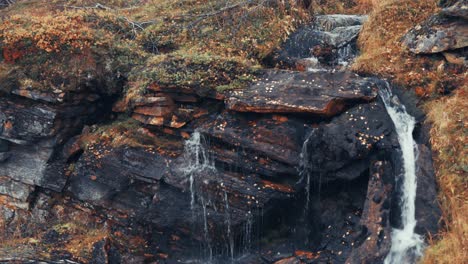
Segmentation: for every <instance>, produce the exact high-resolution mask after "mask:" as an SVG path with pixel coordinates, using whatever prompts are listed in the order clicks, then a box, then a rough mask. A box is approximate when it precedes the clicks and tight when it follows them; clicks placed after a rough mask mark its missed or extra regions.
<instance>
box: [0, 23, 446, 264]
mask: <svg viewBox="0 0 468 264" xmlns="http://www.w3.org/2000/svg"><path fill="white" fill-rule="evenodd" d="M363 20H364V18H363V17H356V16H319V17H318V18H317V19H316V21H315V22H314V27H312V28H305V29H301V30H299V32H297V33H296V34H293V35H292V36H291V39H290V40H288V41H286V42H285V45H284V50H283V51H284V53H281V52H280V53H278V54H279V55H281V54H282V55H281V56H283V55H284V56H286V57H283V58H287V59H282V58H281V56H280V57H278V58H279V60H280V61H283V62H285V61H287V60H289V58H293V60H292V61H294V63H296V62H297V60H296V59H302V58H305V57H307V56H310V55H311V54H312V53H310V51H311V49H312V50H313V51H314V52H318V53H313V54H312V55H314V54H315V55H317V56H319V57H320V56H321V59H322V60H324V59H325V57H327V56H333V53H336V52H338V50H340V48H342V47H344V46H348V45H353V44H352V43H353V42H354V40H355V38H356V36H357V34H358V32H359V27H360V24H362V22H363ZM309 33H310V34H309ZM308 36H314V37H317V38H308ZM294 41H299V43H294ZM294 45H298V46H294ZM293 46H294V47H293ZM318 54H320V55H318ZM384 84H385V83H384V82H383V81H382V80H379V79H377V78H372V77H362V76H358V75H356V74H354V73H351V72H349V71H339V72H335V71H327V70H324V71H322V72H320V73H318V72H293V71H286V70H274V69H271V70H266V71H264V72H263V75H261V76H258V79H257V80H256V81H255V82H254V83H252V84H251V85H250V86H249V87H246V88H245V89H242V90H241V89H238V90H233V91H228V92H224V93H218V92H214V91H213V90H210V91H207V89H205V88H206V87H201V88H200V89H199V90H197V89H195V88H186V87H185V88H184V87H160V86H157V85H155V84H153V85H150V86H149V87H147V89H146V94H145V96H135V98H131V100H128V101H125V100H122V101H119V102H118V103H116V104H113V99H114V98H113V97H112V96H110V97H109V95H106V94H97V93H96V89H90V90H86V89H85V90H83V91H80V92H79V93H77V92H74V93H66V92H63V91H56V92H37V91H34V90H31V89H29V88H25V89H22V90H15V89H12V90H11V91H10V93H8V94H5V95H4V96H3V97H1V98H0V225H1V226H4V227H5V232H3V233H4V234H5V235H6V236H10V237H12V236H13V234H16V233H15V232H20V236H23V237H30V236H34V237H35V238H34V239H35V240H31V241H33V242H31V243H29V242H28V243H26V245H27V246H25V247H24V248H23V247H19V248H18V249H16V250H11V249H7V250H6V251H7V252H6V253H5V251H2V250H3V247H0V256H1V257H3V256H7V258H8V259H10V260H27V259H40V258H43V255H41V252H51V253H50V255H48V256H47V258H50V259H51V260H53V261H58V262H59V261H62V262H63V261H65V260H73V261H79V262H86V263H88V262H89V263H119V262H120V263H151V262H162V263H173V262H174V263H175V262H181V261H195V262H197V261H198V262H202V263H203V262H206V261H208V260H210V261H212V262H214V263H226V262H227V261H232V260H233V259H236V258H237V257H239V259H236V260H237V261H238V262H239V263H265V262H266V263H330V262H331V263H348V262H349V263H381V262H382V260H383V258H384V257H385V255H386V254H387V253H388V251H389V248H390V236H391V232H390V231H391V228H392V227H396V226H398V222H397V221H394V219H396V218H398V214H399V211H398V202H397V201H398V195H399V193H398V191H397V187H398V186H399V185H398V184H399V183H398V182H397V179H398V177H396V176H395V175H398V174H399V173H400V172H401V171H400V170H399V169H398V168H400V167H401V159H400V158H399V144H398V140H397V138H396V133H395V128H394V126H393V123H392V120H391V119H390V117H389V116H388V114H387V112H386V111H385V107H384V105H383V103H382V102H381V100H380V99H379V97H378V92H377V91H378V89H379V87H381V85H384ZM403 101H404V102H405V103H406V101H405V100H403ZM408 104H410V103H408ZM111 108H112V109H113V111H114V113H116V114H119V115H120V117H119V118H118V119H117V120H113V119H112V118H111V116H110V111H111ZM410 108H411V107H408V109H410ZM101 117H105V119H101ZM417 119H418V122H419V121H422V119H423V117H422V116H420V115H418V118H417ZM122 120H125V121H122ZM130 120H133V121H130ZM134 120H136V121H134ZM112 121H115V122H112ZM415 133H416V134H417V133H419V132H415ZM419 143H420V144H421V146H419V149H420V155H419V156H418V158H419V159H418V182H419V183H420V184H419V185H418V197H417V208H418V211H417V218H418V221H419V225H418V232H420V233H422V234H425V233H427V232H431V233H432V232H435V230H436V229H437V221H438V216H437V215H438V213H439V212H438V211H436V209H434V208H435V207H434V206H436V203H435V199H434V197H435V194H436V192H435V183H434V174H433V169H432V168H431V167H432V163H431V153H430V150H429V148H428V147H427V146H425V144H426V142H419ZM423 190H424V191H423ZM434 212H436V213H437V214H436V215H433V213H434ZM25 219H27V220H28V224H27V225H25V224H24V220H25ZM22 221H23V222H22ZM76 221H78V223H77V222H76ZM69 222H72V223H73V224H70V223H69ZM63 223H67V224H63ZM18 227H19V228H18ZM17 230H20V231H17ZM86 234H92V235H93V238H92V239H91V238H90V237H88V236H87V235H86ZM76 240H78V241H79V242H76ZM74 243H76V244H74ZM67 245H68V246H67ZM85 245H86V248H84V249H82V250H81V249H80V250H78V248H81V247H84V246H85ZM61 248H63V250H59V249H61ZM193 259H195V260H193ZM1 260H2V258H0V261H1Z"/></svg>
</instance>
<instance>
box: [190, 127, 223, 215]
mask: <svg viewBox="0 0 468 264" xmlns="http://www.w3.org/2000/svg"><path fill="white" fill-rule="evenodd" d="M203 141H204V140H203V136H202V135H201V134H200V132H198V131H195V132H193V134H192V136H191V137H190V139H188V140H187V141H185V145H184V166H183V174H184V175H185V176H188V177H189V182H190V208H191V209H192V211H193V210H194V207H195V186H194V184H195V175H196V174H197V173H199V172H202V171H205V170H208V171H210V170H211V171H215V170H216V168H215V165H214V161H213V159H212V158H211V157H210V155H208V152H207V151H206V149H205V146H204V142H203Z"/></svg>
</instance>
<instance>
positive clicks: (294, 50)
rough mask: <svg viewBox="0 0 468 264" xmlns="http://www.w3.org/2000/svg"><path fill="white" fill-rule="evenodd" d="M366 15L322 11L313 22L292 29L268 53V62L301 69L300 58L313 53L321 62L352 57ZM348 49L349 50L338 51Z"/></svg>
mask: <svg viewBox="0 0 468 264" xmlns="http://www.w3.org/2000/svg"><path fill="white" fill-rule="evenodd" d="M366 19H367V17H366V16H355V15H322V16H317V17H316V19H315V22H314V23H312V24H310V25H306V26H304V27H302V28H300V29H298V30H297V31H296V32H294V33H293V34H292V35H291V36H290V37H289V38H288V39H287V40H286V41H285V42H284V44H283V45H282V47H281V48H280V49H279V51H277V52H275V53H274V54H272V55H271V58H270V59H269V60H270V62H269V63H270V64H275V65H277V66H279V67H285V68H293V69H297V68H299V69H301V68H303V67H304V65H303V64H304V62H303V61H301V59H305V58H311V57H316V58H318V59H319V60H320V62H322V63H323V64H325V65H333V66H335V65H336V64H337V63H339V57H340V56H341V57H352V56H353V55H352V54H351V53H350V51H349V50H352V49H355V45H356V43H355V42H356V39H357V36H358V35H359V31H360V30H361V26H362V24H363V23H364V22H365V20H366ZM340 53H350V54H340Z"/></svg>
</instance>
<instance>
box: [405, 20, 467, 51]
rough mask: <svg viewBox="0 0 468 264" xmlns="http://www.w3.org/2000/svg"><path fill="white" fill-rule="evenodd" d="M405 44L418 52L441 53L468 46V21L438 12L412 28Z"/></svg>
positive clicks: (406, 36)
mask: <svg viewBox="0 0 468 264" xmlns="http://www.w3.org/2000/svg"><path fill="white" fill-rule="evenodd" d="M403 44H404V45H406V46H407V47H408V48H409V50H410V51H411V52H413V53H416V54H430V53H439V52H443V51H449V50H455V49H460V48H464V47H467V46H468V21H467V20H464V19H462V18H457V17H455V18H454V17H448V16H444V15H441V14H436V15H434V16H432V17H430V18H429V19H428V20H427V21H425V22H423V23H422V24H421V25H418V26H416V27H415V28H413V29H412V30H410V31H409V32H408V33H407V34H406V35H405V36H404V39H403Z"/></svg>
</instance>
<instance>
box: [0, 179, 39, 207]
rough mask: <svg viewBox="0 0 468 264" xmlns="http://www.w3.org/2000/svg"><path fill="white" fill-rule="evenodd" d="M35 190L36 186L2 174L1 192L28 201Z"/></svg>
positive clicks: (0, 180)
mask: <svg viewBox="0 0 468 264" xmlns="http://www.w3.org/2000/svg"><path fill="white" fill-rule="evenodd" d="M33 191H34V187H33V186H31V185H27V184H24V183H21V182H18V181H14V180H12V179H10V178H8V177H2V176H0V194H2V195H8V196H10V197H12V198H15V199H17V200H18V201H21V202H26V201H27V200H28V198H29V195H30V194H31V193H32V192H33Z"/></svg>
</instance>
